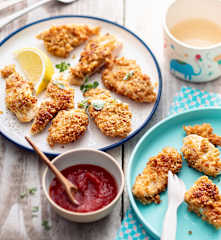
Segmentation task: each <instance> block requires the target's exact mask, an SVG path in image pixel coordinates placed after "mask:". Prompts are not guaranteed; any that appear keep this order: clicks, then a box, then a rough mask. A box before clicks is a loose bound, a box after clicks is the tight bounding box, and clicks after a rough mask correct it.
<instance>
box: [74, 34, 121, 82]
mask: <svg viewBox="0 0 221 240" xmlns="http://www.w3.org/2000/svg"><path fill="white" fill-rule="evenodd" d="M121 47H122V45H121V43H119V42H118V41H117V39H116V38H115V37H114V36H113V35H111V34H109V33H107V34H105V35H102V36H98V37H96V38H93V39H91V40H89V42H88V43H87V45H86V46H85V48H84V50H83V52H82V53H81V56H80V59H79V62H78V64H77V65H76V66H75V67H71V68H70V83H71V84H74V85H78V86H79V85H81V84H82V83H83V80H84V79H85V77H89V76H91V75H92V74H94V73H95V72H98V71H99V70H100V69H101V68H102V67H103V66H104V65H105V64H107V63H108V62H109V61H110V59H111V58H112V57H113V56H115V55H117V54H118V52H119V51H120V49H121Z"/></svg>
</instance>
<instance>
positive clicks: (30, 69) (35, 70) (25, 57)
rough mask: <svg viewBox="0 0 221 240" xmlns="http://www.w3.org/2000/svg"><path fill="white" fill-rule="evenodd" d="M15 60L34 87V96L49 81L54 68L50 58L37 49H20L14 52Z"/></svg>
mask: <svg viewBox="0 0 221 240" xmlns="http://www.w3.org/2000/svg"><path fill="white" fill-rule="evenodd" d="M15 57H16V60H17V61H18V63H19V65H20V66H21V68H22V70H23V71H24V73H25V75H26V76H27V78H28V79H30V81H32V82H33V84H34V86H35V91H36V95H38V94H39V93H41V92H42V91H43V90H44V89H45V88H46V87H47V85H48V83H49V82H50V81H51V78H52V76H53V74H54V67H53V64H52V62H51V60H50V58H49V57H48V56H47V55H46V54H45V53H44V52H42V51H41V50H39V49H38V48H22V49H20V50H17V51H16V52H15Z"/></svg>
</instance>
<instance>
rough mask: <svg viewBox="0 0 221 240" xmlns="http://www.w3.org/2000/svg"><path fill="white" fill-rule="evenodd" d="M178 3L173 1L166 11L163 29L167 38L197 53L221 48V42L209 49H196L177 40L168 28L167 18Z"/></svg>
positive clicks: (175, 0)
mask: <svg viewBox="0 0 221 240" xmlns="http://www.w3.org/2000/svg"><path fill="white" fill-rule="evenodd" d="M215 1H217V0H215ZM176 3H177V0H172V2H171V3H170V4H168V6H167V8H166V10H165V11H164V17H163V29H164V31H165V33H166V34H167V36H169V37H170V39H172V40H173V41H174V42H175V43H176V44H177V45H181V46H182V47H185V48H187V49H191V50H196V51H199V50H202V51H205V50H211V49H215V48H219V47H221V42H219V43H216V44H213V45H211V46H208V47H196V46H192V45H190V44H187V43H184V42H182V41H180V40H179V39H177V38H175V37H174V36H173V34H172V33H171V32H170V30H169V28H168V26H167V16H168V14H169V10H170V9H171V7H172V6H173V5H175V4H176Z"/></svg>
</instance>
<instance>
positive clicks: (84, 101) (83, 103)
mask: <svg viewBox="0 0 221 240" xmlns="http://www.w3.org/2000/svg"><path fill="white" fill-rule="evenodd" d="M78 107H79V108H84V109H85V110H87V109H88V107H89V105H88V99H85V100H83V101H81V102H80V103H79V104H78Z"/></svg>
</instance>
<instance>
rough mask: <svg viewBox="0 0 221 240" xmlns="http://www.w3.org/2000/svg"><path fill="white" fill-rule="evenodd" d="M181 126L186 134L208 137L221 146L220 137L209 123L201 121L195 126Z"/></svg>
mask: <svg viewBox="0 0 221 240" xmlns="http://www.w3.org/2000/svg"><path fill="white" fill-rule="evenodd" d="M183 128H184V130H185V132H186V135H190V134H196V135H199V136H201V137H205V138H208V139H209V141H210V142H211V143H212V144H214V145H218V146H221V137H220V136H218V135H216V134H214V133H213V128H212V126H211V125H210V124H209V123H203V124H201V125H195V126H184V127H183Z"/></svg>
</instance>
